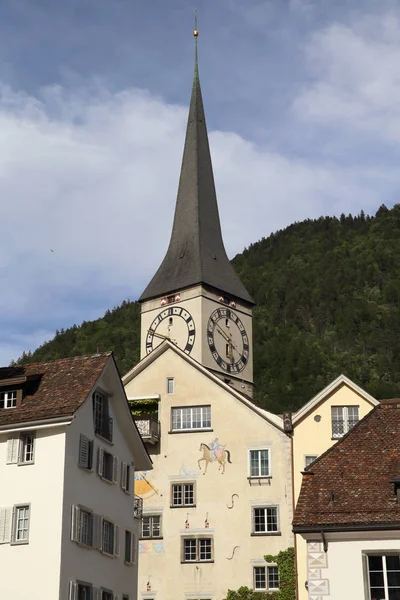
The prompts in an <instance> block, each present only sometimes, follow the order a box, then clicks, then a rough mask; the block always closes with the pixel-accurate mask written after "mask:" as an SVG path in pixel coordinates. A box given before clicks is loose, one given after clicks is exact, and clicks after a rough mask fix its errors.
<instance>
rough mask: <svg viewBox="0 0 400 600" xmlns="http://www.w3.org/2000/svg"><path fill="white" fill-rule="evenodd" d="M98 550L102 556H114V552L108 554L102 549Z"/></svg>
mask: <svg viewBox="0 0 400 600" xmlns="http://www.w3.org/2000/svg"><path fill="white" fill-rule="evenodd" d="M100 552H101V553H102V554H103V556H108V558H116V556H115V554H109V553H108V552H105V551H104V550H100Z"/></svg>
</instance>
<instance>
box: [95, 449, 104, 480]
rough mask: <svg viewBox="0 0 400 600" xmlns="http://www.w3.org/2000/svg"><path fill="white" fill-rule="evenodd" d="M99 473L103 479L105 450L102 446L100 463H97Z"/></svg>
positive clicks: (99, 456)
mask: <svg viewBox="0 0 400 600" xmlns="http://www.w3.org/2000/svg"><path fill="white" fill-rule="evenodd" d="M97 472H98V474H99V475H100V477H103V473H104V448H102V447H101V446H100V448H99V455H98V461H97Z"/></svg>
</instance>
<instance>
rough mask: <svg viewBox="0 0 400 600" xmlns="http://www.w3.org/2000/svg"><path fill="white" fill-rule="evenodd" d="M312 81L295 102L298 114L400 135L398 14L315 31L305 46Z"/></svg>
mask: <svg viewBox="0 0 400 600" xmlns="http://www.w3.org/2000/svg"><path fill="white" fill-rule="evenodd" d="M305 52H306V58H307V61H308V65H309V67H310V69H311V73H312V74H313V80H312V81H311V82H310V83H308V84H307V85H305V87H304V88H303V91H302V93H301V94H300V96H299V97H298V98H297V99H296V101H295V103H294V109H295V111H296V114H297V115H299V116H300V117H302V118H303V119H306V120H311V121H314V122H317V123H324V124H327V125H329V126H332V125H335V124H337V123H340V124H342V125H343V126H346V127H347V128H350V129H352V130H354V129H355V130H358V131H359V132H360V131H363V132H366V133H368V134H372V135H374V136H378V137H379V138H383V139H387V140H391V141H399V140H400V19H399V18H398V16H397V15H396V14H395V13H393V12H387V13H383V12H380V13H378V14H373V15H372V14H371V15H369V16H364V17H362V18H359V19H358V20H355V21H353V22H352V23H350V24H340V23H336V24H333V25H329V26H328V27H326V28H324V29H322V30H319V31H317V32H316V33H314V35H312V37H311V39H310V40H309V42H308V43H307V45H306V46H305Z"/></svg>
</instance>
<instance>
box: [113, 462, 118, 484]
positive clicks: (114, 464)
mask: <svg viewBox="0 0 400 600" xmlns="http://www.w3.org/2000/svg"><path fill="white" fill-rule="evenodd" d="M117 481H118V457H117V456H114V462H113V483H117Z"/></svg>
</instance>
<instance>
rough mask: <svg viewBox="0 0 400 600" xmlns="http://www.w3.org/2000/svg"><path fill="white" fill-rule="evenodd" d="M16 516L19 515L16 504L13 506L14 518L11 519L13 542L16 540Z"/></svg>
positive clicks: (11, 538) (11, 539)
mask: <svg viewBox="0 0 400 600" xmlns="http://www.w3.org/2000/svg"><path fill="white" fill-rule="evenodd" d="M16 516H17V510H16V508H15V506H13V508H12V519H11V537H10V541H11V543H13V542H14V541H15V530H16V527H17V523H16Z"/></svg>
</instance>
